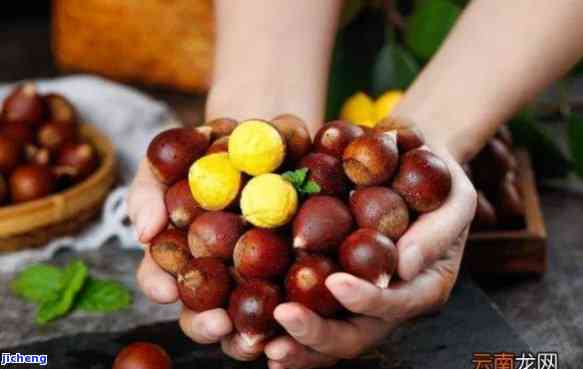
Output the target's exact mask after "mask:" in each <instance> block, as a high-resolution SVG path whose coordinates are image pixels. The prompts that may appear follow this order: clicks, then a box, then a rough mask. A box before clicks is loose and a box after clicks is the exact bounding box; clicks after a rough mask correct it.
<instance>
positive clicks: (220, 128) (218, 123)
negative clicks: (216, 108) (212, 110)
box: [204, 118, 239, 141]
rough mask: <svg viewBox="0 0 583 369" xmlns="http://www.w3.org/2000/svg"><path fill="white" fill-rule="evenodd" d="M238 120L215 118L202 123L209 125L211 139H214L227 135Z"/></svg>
mask: <svg viewBox="0 0 583 369" xmlns="http://www.w3.org/2000/svg"><path fill="white" fill-rule="evenodd" d="M238 124H239V122H237V121H236V120H235V119H231V118H217V119H214V120H211V121H209V122H206V123H205V124H204V125H205V126H208V127H211V141H216V140H218V139H220V138H221V137H225V136H229V135H230V134H231V132H233V130H234V129H235V128H236V127H237V125H238Z"/></svg>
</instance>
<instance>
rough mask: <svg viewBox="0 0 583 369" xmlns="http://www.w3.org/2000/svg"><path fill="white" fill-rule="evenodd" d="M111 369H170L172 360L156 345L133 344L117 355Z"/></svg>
mask: <svg viewBox="0 0 583 369" xmlns="http://www.w3.org/2000/svg"><path fill="white" fill-rule="evenodd" d="M113 369H172V360H171V359H170V356H168V354H167V353H166V351H164V349H163V348H162V347H160V346H158V345H155V344H153V343H149V342H134V343H132V344H130V345H128V346H126V347H124V348H123V350H121V351H120V352H119V354H117V356H116V358H115V361H114V363H113Z"/></svg>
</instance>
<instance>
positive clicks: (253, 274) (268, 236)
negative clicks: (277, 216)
mask: <svg viewBox="0 0 583 369" xmlns="http://www.w3.org/2000/svg"><path fill="white" fill-rule="evenodd" d="M233 262H234V264H235V269H236V270H237V272H238V273H239V274H241V275H242V276H244V277H246V278H259V279H271V278H274V277H278V276H282V275H285V272H286V270H287V268H288V266H289V263H290V247H289V246H288V244H287V243H286V242H285V240H284V239H283V238H281V237H280V236H278V235H277V234H276V233H275V232H273V231H270V230H268V229H263V228H254V229H251V230H249V231H247V232H245V234H243V236H241V238H240V239H239V241H238V242H237V245H236V246H235V251H234V253H233Z"/></svg>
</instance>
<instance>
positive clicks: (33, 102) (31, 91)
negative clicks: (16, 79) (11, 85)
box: [2, 82, 44, 125]
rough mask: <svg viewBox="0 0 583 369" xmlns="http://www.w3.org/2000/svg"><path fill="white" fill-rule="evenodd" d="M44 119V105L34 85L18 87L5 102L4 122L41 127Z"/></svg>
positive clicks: (28, 84) (3, 109)
mask: <svg viewBox="0 0 583 369" xmlns="http://www.w3.org/2000/svg"><path fill="white" fill-rule="evenodd" d="M43 118H44V103H43V101H42V98H41V97H40V95H39V94H38V92H37V89H36V86H35V84H34V83H30V82H28V83H25V84H23V85H20V86H17V87H16V88H15V89H14V90H12V92H11V93H10V95H8V97H6V99H5V100H4V106H3V108H2V120H3V121H4V122H8V123H23V124H34V125H40V124H41V123H42V120H43Z"/></svg>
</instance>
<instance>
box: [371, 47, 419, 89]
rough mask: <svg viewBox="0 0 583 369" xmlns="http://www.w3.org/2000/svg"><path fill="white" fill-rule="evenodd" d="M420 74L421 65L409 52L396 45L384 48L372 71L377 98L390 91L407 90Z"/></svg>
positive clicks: (373, 86) (373, 87)
mask: <svg viewBox="0 0 583 369" xmlns="http://www.w3.org/2000/svg"><path fill="white" fill-rule="evenodd" d="M417 74H419V64H418V63H417V61H416V60H415V58H414V57H413V55H411V54H410V53H409V52H408V51H407V50H405V49H403V48H402V47H401V46H399V45H397V44H396V43H392V44H387V45H385V46H384V47H383V49H382V50H381V52H380V53H379V56H378V57H377V60H376V62H375V64H374V66H373V71H372V92H373V94H374V95H375V96H378V95H381V94H382V93H383V92H386V91H388V90H406V89H407V87H409V85H410V84H411V83H412V82H413V80H414V79H415V77H417Z"/></svg>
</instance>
